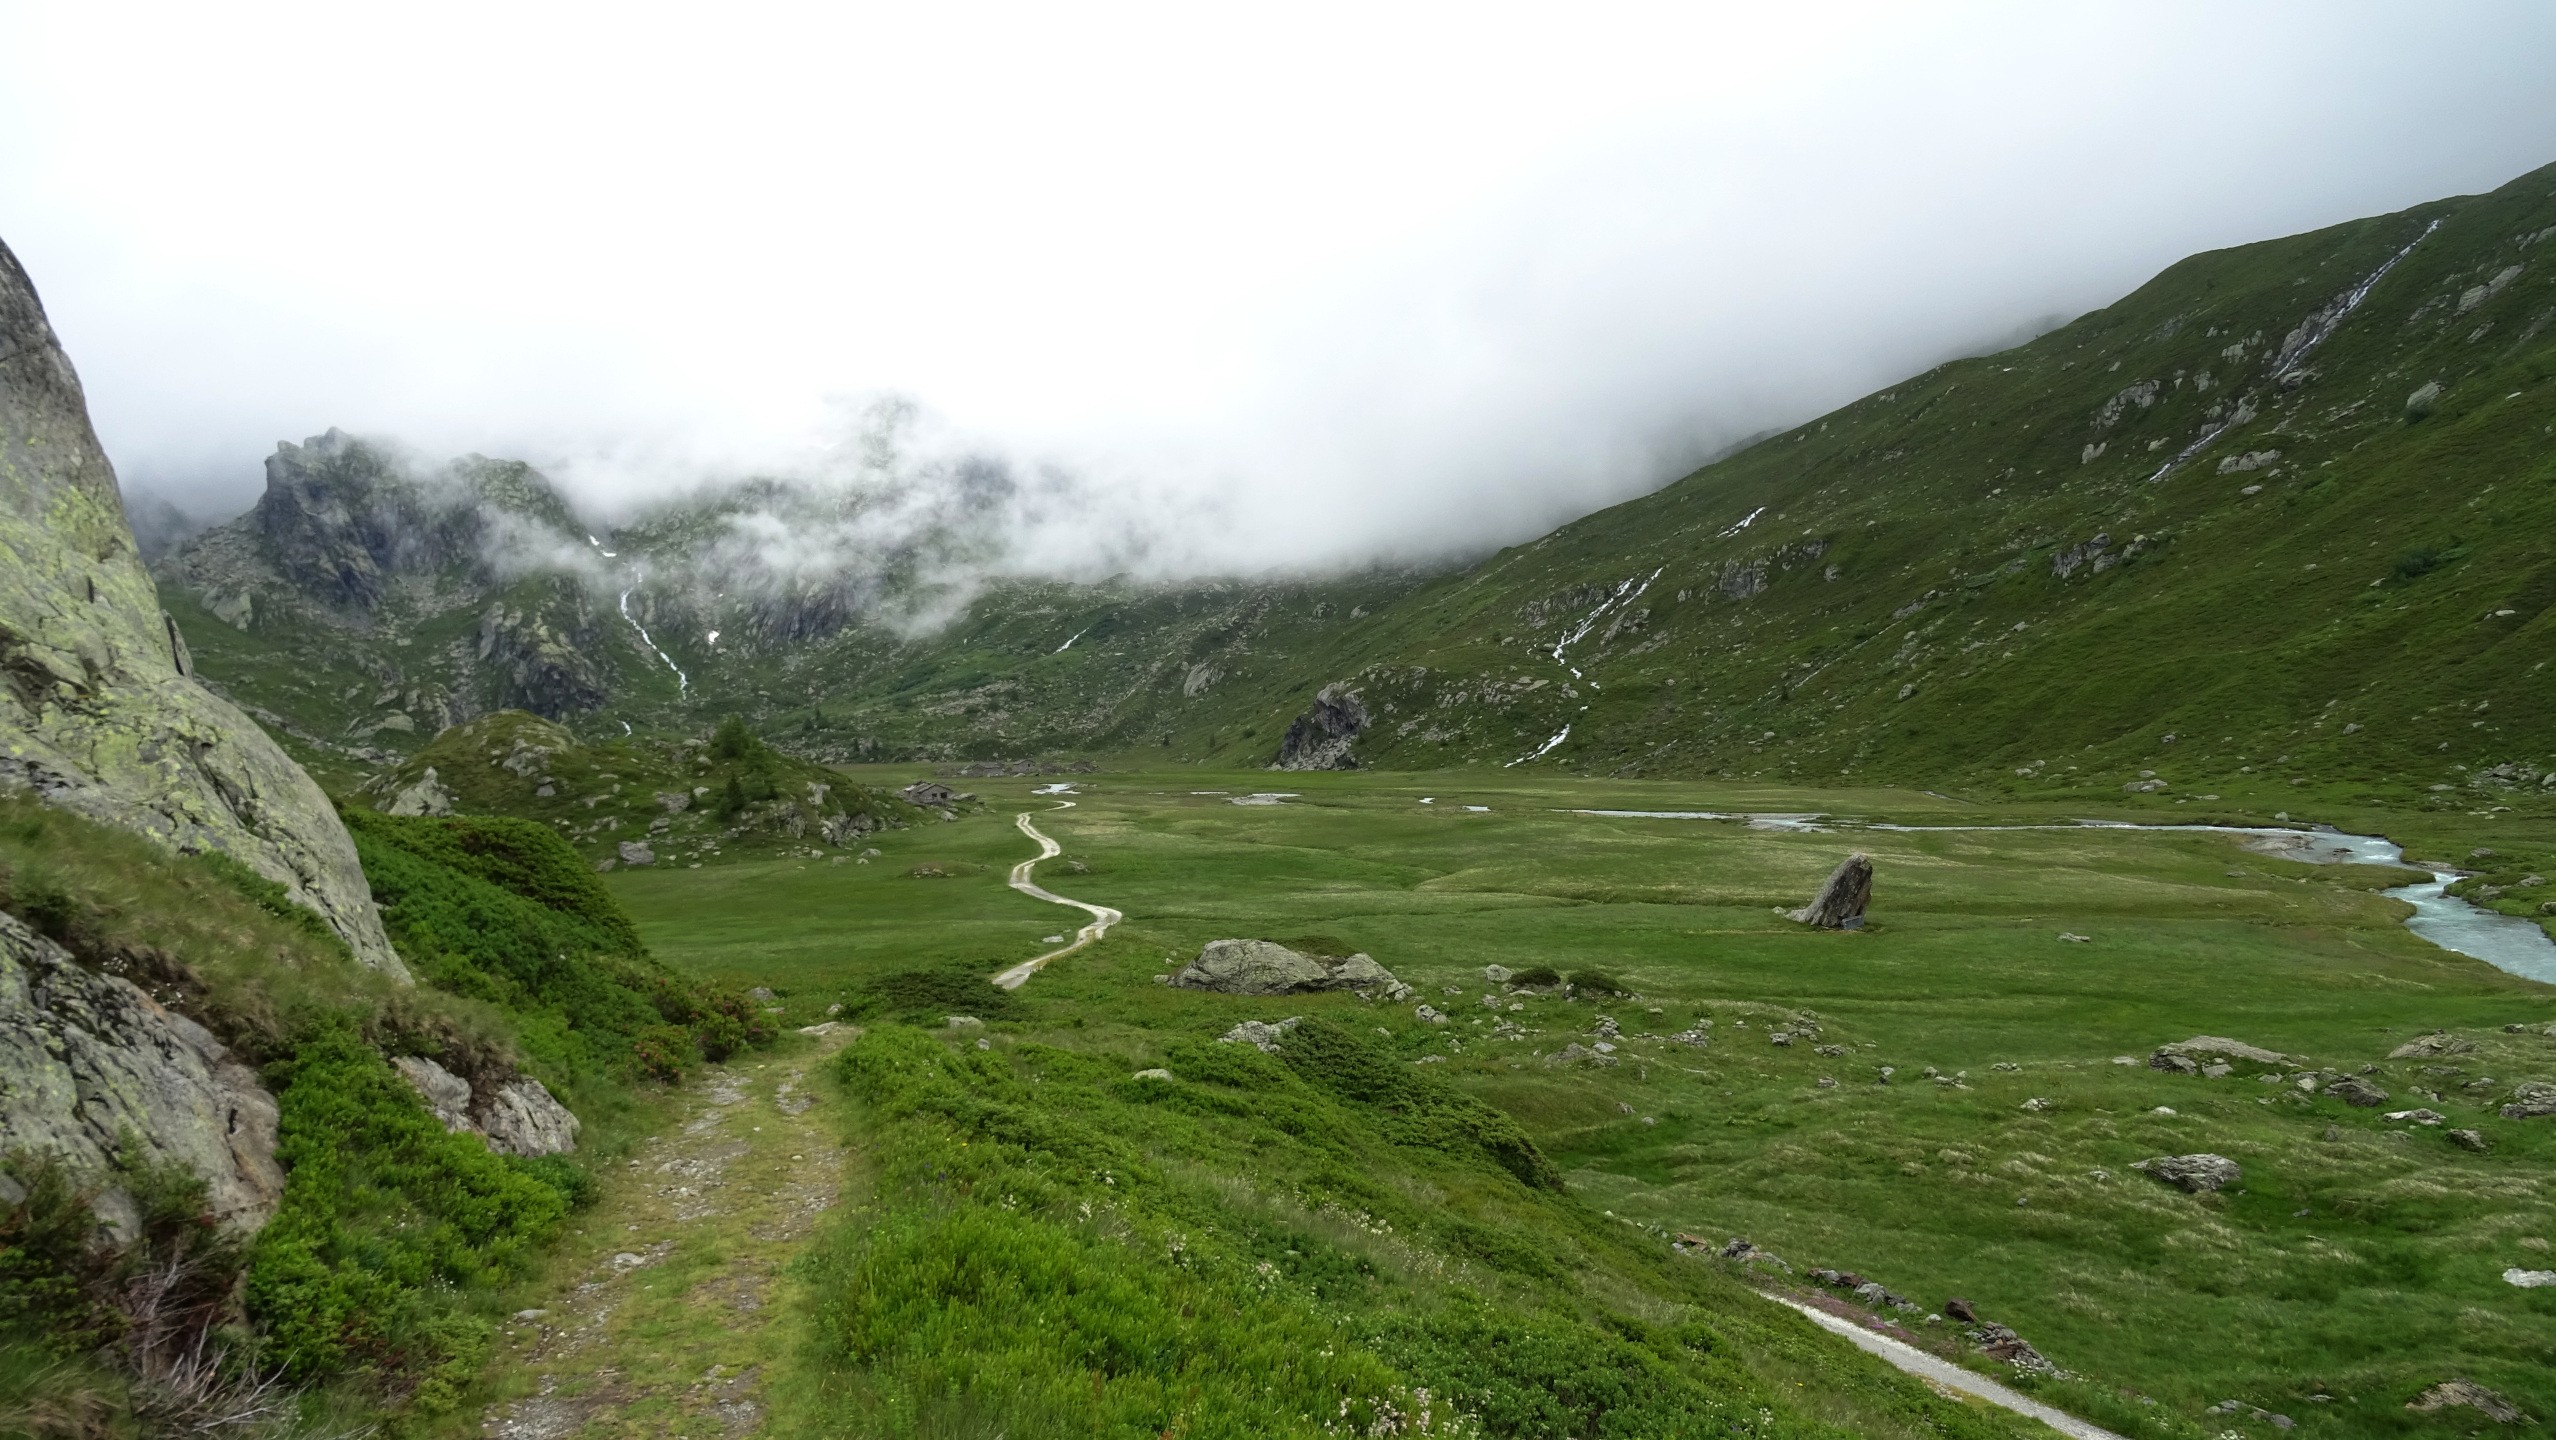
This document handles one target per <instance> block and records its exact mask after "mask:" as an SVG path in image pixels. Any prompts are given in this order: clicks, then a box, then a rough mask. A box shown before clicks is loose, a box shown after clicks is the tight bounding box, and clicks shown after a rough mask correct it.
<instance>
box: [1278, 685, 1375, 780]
mask: <svg viewBox="0 0 2556 1440" xmlns="http://www.w3.org/2000/svg"><path fill="white" fill-rule="evenodd" d="M1367 723H1368V716H1367V705H1366V702H1365V701H1364V700H1362V699H1360V698H1359V696H1358V692H1356V691H1354V690H1352V689H1350V688H1349V687H1348V686H1346V685H1340V684H1333V685H1325V686H1324V687H1322V690H1321V691H1320V693H1318V694H1316V695H1315V696H1314V703H1313V708H1311V709H1309V710H1307V711H1306V712H1305V713H1304V714H1302V715H1299V716H1297V717H1296V719H1295V722H1294V723H1293V724H1290V725H1289V726H1288V727H1287V734H1286V736H1285V738H1283V739H1281V740H1280V741H1279V742H1278V758H1277V759H1276V760H1275V761H1273V762H1271V764H1270V766H1269V768H1270V769H1272V770H1355V769H1357V768H1358V760H1357V757H1356V756H1354V755H1352V754H1350V753H1349V747H1350V745H1351V744H1352V743H1353V742H1355V741H1356V740H1357V738H1358V737H1359V736H1360V735H1361V734H1364V733H1365V732H1366V729H1367Z"/></svg>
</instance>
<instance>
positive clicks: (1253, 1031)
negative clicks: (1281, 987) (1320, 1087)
mask: <svg viewBox="0 0 2556 1440" xmlns="http://www.w3.org/2000/svg"><path fill="white" fill-rule="evenodd" d="M1304 1018H1305V1017H1303V1016H1301V1015H1290V1016H1288V1017H1287V1018H1286V1019H1284V1020H1277V1021H1268V1022H1263V1021H1259V1020H1245V1021H1244V1022H1242V1023H1241V1024H1240V1025H1237V1026H1235V1027H1234V1028H1233V1029H1231V1030H1228V1031H1226V1032H1225V1033H1224V1034H1222V1035H1219V1036H1217V1037H1216V1043H1218V1044H1220V1045H1249V1046H1251V1047H1252V1048H1254V1049H1256V1050H1259V1051H1261V1052H1262V1053H1263V1054H1268V1055H1275V1054H1277V1053H1278V1042H1279V1040H1280V1039H1282V1038H1284V1037H1285V1035H1286V1033H1287V1032H1288V1031H1290V1030H1293V1029H1295V1028H1296V1026H1297V1025H1298V1024H1300V1023H1302V1022H1303V1020H1304Z"/></svg>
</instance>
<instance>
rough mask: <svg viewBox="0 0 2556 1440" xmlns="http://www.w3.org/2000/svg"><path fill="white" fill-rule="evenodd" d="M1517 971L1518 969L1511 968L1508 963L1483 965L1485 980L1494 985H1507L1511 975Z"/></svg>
mask: <svg viewBox="0 0 2556 1440" xmlns="http://www.w3.org/2000/svg"><path fill="white" fill-rule="evenodd" d="M1516 973H1517V972H1516V971H1514V970H1511V969H1510V968H1509V967H1508V966H1506V965H1485V966H1483V967H1482V978H1483V980H1484V982H1486V983H1488V984H1492V985H1506V984H1508V983H1509V977H1510V976H1511V975H1514V974H1516Z"/></svg>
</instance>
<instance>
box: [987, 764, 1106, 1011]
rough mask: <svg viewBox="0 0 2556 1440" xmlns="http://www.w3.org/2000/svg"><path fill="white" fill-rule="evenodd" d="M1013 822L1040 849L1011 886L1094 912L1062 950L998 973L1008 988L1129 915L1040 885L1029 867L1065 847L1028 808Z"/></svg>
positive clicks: (1061, 805) (1066, 803) (1068, 804)
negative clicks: (1043, 828)
mask: <svg viewBox="0 0 2556 1440" xmlns="http://www.w3.org/2000/svg"><path fill="white" fill-rule="evenodd" d="M1056 808H1057V809H1059V810H1071V809H1073V808H1074V802H1073V801H1071V800H1060V801H1058V802H1057V804H1056ZM1013 823H1014V824H1016V825H1018V826H1020V827H1021V833H1022V834H1024V835H1027V836H1028V837H1029V838H1031V839H1032V840H1035V841H1037V842H1038V853H1037V854H1035V855H1033V856H1031V857H1030V858H1028V859H1027V860H1024V861H1022V862H1021V863H1020V864H1018V865H1015V866H1013V867H1012V879H1011V886H1012V888H1013V889H1015V890H1018V891H1020V892H1021V893H1022V894H1024V895H1027V896H1028V897H1030V898H1031V899H1033V900H1044V901H1046V902H1047V903H1048V904H1050V905H1071V906H1073V907H1074V908H1075V909H1077V910H1084V911H1088V912H1090V914H1091V917H1092V922H1091V923H1090V924H1088V925H1086V926H1084V927H1083V928H1082V929H1080V930H1077V931H1075V932H1074V943H1073V944H1071V945H1068V946H1066V947H1065V948H1064V949H1062V950H1050V951H1048V952H1047V953H1046V954H1044V955H1041V956H1039V957H1038V958H1037V959H1035V960H1024V961H1022V962H1021V963H1020V964H1018V965H1015V966H1013V967H1012V968H1011V969H1009V970H1006V971H1004V972H1003V973H1002V974H1000V975H997V976H995V977H994V983H995V984H997V985H1000V986H1001V987H1003V988H1004V989H1006V990H1018V989H1020V988H1021V986H1023V985H1024V984H1027V983H1028V981H1029V978H1030V977H1031V976H1032V975H1035V974H1037V973H1038V972H1039V971H1041V970H1043V969H1045V968H1046V967H1047V962H1049V961H1050V960H1056V959H1061V958H1063V957H1064V956H1067V955H1071V954H1073V953H1074V952H1075V951H1077V950H1080V949H1082V948H1083V947H1084V946H1086V945H1089V944H1091V943H1092V942H1093V941H1095V940H1098V939H1099V938H1101V937H1102V936H1103V935H1106V934H1108V933H1109V927H1110V926H1112V925H1115V924H1117V923H1118V922H1119V921H1121V920H1124V919H1126V918H1127V917H1126V916H1125V915H1123V914H1121V913H1120V912H1118V911H1116V910H1112V909H1111V908H1109V907H1108V906H1106V905H1093V904H1090V903H1088V902H1086V901H1082V900H1068V899H1067V898H1065V897H1064V896H1062V895H1059V894H1057V893H1056V892H1054V891H1052V890H1043V889H1041V888H1039V885H1038V883H1037V882H1036V881H1034V880H1032V879H1031V878H1030V871H1031V870H1032V869H1034V868H1036V867H1037V865H1038V862H1039V861H1041V860H1053V859H1055V858H1056V857H1057V856H1059V855H1062V854H1064V853H1065V847H1064V846H1062V845H1059V844H1057V843H1056V842H1055V841H1053V840H1050V839H1048V838H1047V837H1046V836H1045V835H1042V834H1040V833H1039V829H1038V827H1037V826H1035V825H1032V824H1031V823H1030V817H1029V812H1028V811H1026V810H1024V811H1022V812H1021V813H1020V816H1019V818H1018V819H1016V820H1015V821H1013Z"/></svg>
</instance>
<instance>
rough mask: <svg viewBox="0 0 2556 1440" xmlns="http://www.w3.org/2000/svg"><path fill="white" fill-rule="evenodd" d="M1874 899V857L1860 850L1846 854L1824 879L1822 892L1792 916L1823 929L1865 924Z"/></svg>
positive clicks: (1861, 926) (1856, 927)
mask: <svg viewBox="0 0 2556 1440" xmlns="http://www.w3.org/2000/svg"><path fill="white" fill-rule="evenodd" d="M1872 903H1873V857H1871V856H1870V855H1866V854H1864V853H1862V852H1861V851H1858V852H1856V853H1855V854H1852V855H1849V856H1847V857H1846V858H1845V859H1844V860H1842V861H1840V862H1839V863H1838V866H1837V868H1836V869H1834V870H1832V871H1830V872H1829V873H1828V879H1826V880H1825V881H1823V882H1821V884H1820V887H1819V894H1818V895H1816V896H1814V897H1813V898H1812V900H1811V902H1810V903H1809V904H1808V905H1805V906H1803V907H1802V908H1801V909H1799V910H1795V911H1792V912H1791V915H1790V918H1792V919H1794V920H1797V921H1799V922H1801V923H1802V924H1804V925H1810V926H1814V927H1816V928H1818V929H1821V930H1857V929H1861V928H1863V924H1864V907H1865V906H1867V905H1870V904H1872Z"/></svg>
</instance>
